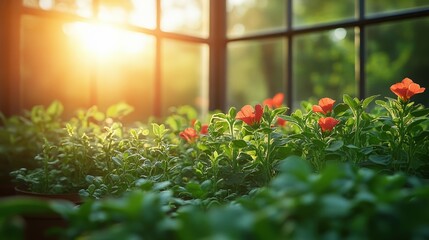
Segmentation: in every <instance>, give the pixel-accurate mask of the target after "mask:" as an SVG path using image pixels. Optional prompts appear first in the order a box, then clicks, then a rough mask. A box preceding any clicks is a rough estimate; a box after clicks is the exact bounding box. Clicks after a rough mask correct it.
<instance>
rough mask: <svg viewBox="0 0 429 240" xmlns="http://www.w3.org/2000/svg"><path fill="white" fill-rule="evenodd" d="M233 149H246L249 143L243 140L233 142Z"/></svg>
mask: <svg viewBox="0 0 429 240" xmlns="http://www.w3.org/2000/svg"><path fill="white" fill-rule="evenodd" d="M231 145H232V147H233V148H244V147H247V142H246V141H244V140H241V139H237V140H233V141H232V142H231Z"/></svg>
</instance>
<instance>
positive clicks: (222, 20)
mask: <svg viewBox="0 0 429 240" xmlns="http://www.w3.org/2000/svg"><path fill="white" fill-rule="evenodd" d="M2 1H4V0H2ZM6 1H8V2H9V5H10V6H11V8H10V13H9V16H8V17H9V18H10V22H11V24H10V26H9V29H8V33H9V44H8V46H9V50H8V59H9V63H8V64H9V65H8V66H9V67H8V74H7V78H8V80H7V84H6V86H7V88H8V89H9V91H8V94H7V96H2V97H1V99H2V101H4V102H6V104H3V106H5V105H6V107H4V108H5V109H2V110H3V112H5V113H6V114H15V113H18V112H19V111H20V107H21V105H20V102H19V94H20V70H19V69H20V59H19V56H20V53H19V49H20V48H19V39H20V38H19V35H20V18H21V16H22V15H26V14H28V15H33V16H39V17H47V18H55V19H61V20H64V21H83V22H91V21H96V17H95V16H97V14H96V13H97V9H98V6H99V0H93V9H94V14H93V16H94V17H93V18H92V19H88V18H84V17H79V16H76V15H74V14H68V13H63V12H55V11H44V10H40V9H32V8H27V7H24V6H23V5H22V3H21V1H16V0H6ZM209 1H210V6H209V8H210V9H209V13H210V21H209V24H210V29H209V36H208V38H201V37H194V36H189V35H185V34H178V33H171V32H164V31H162V30H161V26H160V25H161V24H160V23H161V11H162V9H161V0H156V11H157V14H156V16H157V17H156V28H155V29H145V28H140V27H136V26H132V25H129V24H112V25H114V26H116V27H119V28H123V29H127V30H130V31H133V32H139V33H144V34H148V35H151V36H154V37H155V38H156V49H155V79H154V81H155V84H154V92H155V94H154V99H153V104H154V105H153V109H154V112H153V114H154V115H155V116H161V106H162V105H161V104H162V103H161V101H162V95H161V93H162V91H161V90H162V89H161V85H162V83H161V81H162V66H161V62H162V59H161V57H162V54H161V51H162V49H161V48H162V47H161V43H162V41H163V40H164V39H172V40H178V41H185V42H191V43H198V44H207V45H208V46H209V79H208V81H209V110H214V109H220V110H223V111H225V110H226V109H227V107H228V106H227V102H226V94H225V93H226V88H227V81H228V79H227V69H226V68H227V65H226V63H227V46H228V44H229V43H231V42H236V41H248V40H263V39H269V38H277V37H286V38H287V39H288V41H287V43H288V44H287V48H286V51H287V52H286V53H285V54H286V61H287V63H286V64H287V67H286V68H285V69H286V70H285V71H286V72H285V79H283V81H284V83H285V86H286V87H285V89H284V92H285V93H286V104H287V105H288V106H292V101H293V98H292V97H293V91H292V89H293V80H292V73H293V68H292V56H293V54H294V53H293V39H294V37H295V36H298V35H301V34H307V33H316V32H320V31H325V30H332V29H336V28H354V29H355V32H356V36H357V38H356V39H357V41H356V48H357V53H358V55H357V61H356V69H357V71H356V76H355V78H356V81H357V83H358V96H359V97H360V98H363V97H365V83H366V80H365V45H366V39H365V28H366V27H367V26H370V25H374V24H380V23H387V22H393V21H401V20H407V19H416V18H420V17H429V7H421V8H416V9H412V10H403V11H399V12H392V13H386V14H377V15H373V16H366V14H365V0H355V5H356V14H355V18H354V19H351V20H350V19H349V20H345V21H339V22H330V23H326V24H320V25H312V26H306V27H301V28H294V27H293V19H292V11H293V0H286V1H287V4H286V9H285V13H286V16H287V17H286V28H285V29H284V30H276V31H272V32H261V33H257V34H251V35H245V36H241V37H233V38H228V37H227V29H226V26H227V12H226V1H227V0H209ZM96 77H97V76H93V77H92V78H94V79H95V78H96ZM95 94H96V93H95V91H94V92H93V93H91V95H92V100H91V101H92V102H93V103H96V96H95Z"/></svg>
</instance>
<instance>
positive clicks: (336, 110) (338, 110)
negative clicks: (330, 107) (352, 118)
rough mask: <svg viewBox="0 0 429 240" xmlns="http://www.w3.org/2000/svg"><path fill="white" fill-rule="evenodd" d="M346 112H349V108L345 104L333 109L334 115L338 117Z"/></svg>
mask: <svg viewBox="0 0 429 240" xmlns="http://www.w3.org/2000/svg"><path fill="white" fill-rule="evenodd" d="M347 110H349V106H348V105H347V104H344V103H339V104H337V105H336V106H335V107H334V114H335V115H337V116H338V115H341V114H343V113H345V112H346V111H347Z"/></svg>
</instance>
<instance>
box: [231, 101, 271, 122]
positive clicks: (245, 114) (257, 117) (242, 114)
mask: <svg viewBox="0 0 429 240" xmlns="http://www.w3.org/2000/svg"><path fill="white" fill-rule="evenodd" d="M263 113H264V109H263V108H262V106H261V105H260V104H257V105H255V109H253V107H252V106H250V105H246V106H244V107H242V108H241V110H240V111H239V112H238V113H237V116H236V117H235V118H236V119H238V120H241V121H243V122H245V123H246V124H247V125H250V126H253V125H255V124H259V123H260V121H261V118H262V114H263Z"/></svg>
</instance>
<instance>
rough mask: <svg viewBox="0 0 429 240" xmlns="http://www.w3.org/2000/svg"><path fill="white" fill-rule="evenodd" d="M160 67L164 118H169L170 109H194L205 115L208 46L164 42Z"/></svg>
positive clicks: (170, 41)
mask: <svg viewBox="0 0 429 240" xmlns="http://www.w3.org/2000/svg"><path fill="white" fill-rule="evenodd" d="M172 56H174V60H173V59H172ZM161 66H162V81H161V82H162V84H161V89H162V95H161V96H162V99H161V103H162V114H163V115H164V116H165V115H167V114H168V113H169V108H171V107H178V106H182V105H191V106H193V107H195V108H196V109H197V110H198V111H199V112H200V113H201V114H202V115H204V114H205V113H206V111H207V109H208V46H207V45H204V44H196V43H194V44H192V43H186V42H180V41H174V40H165V41H163V42H162V65H161Z"/></svg>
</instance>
